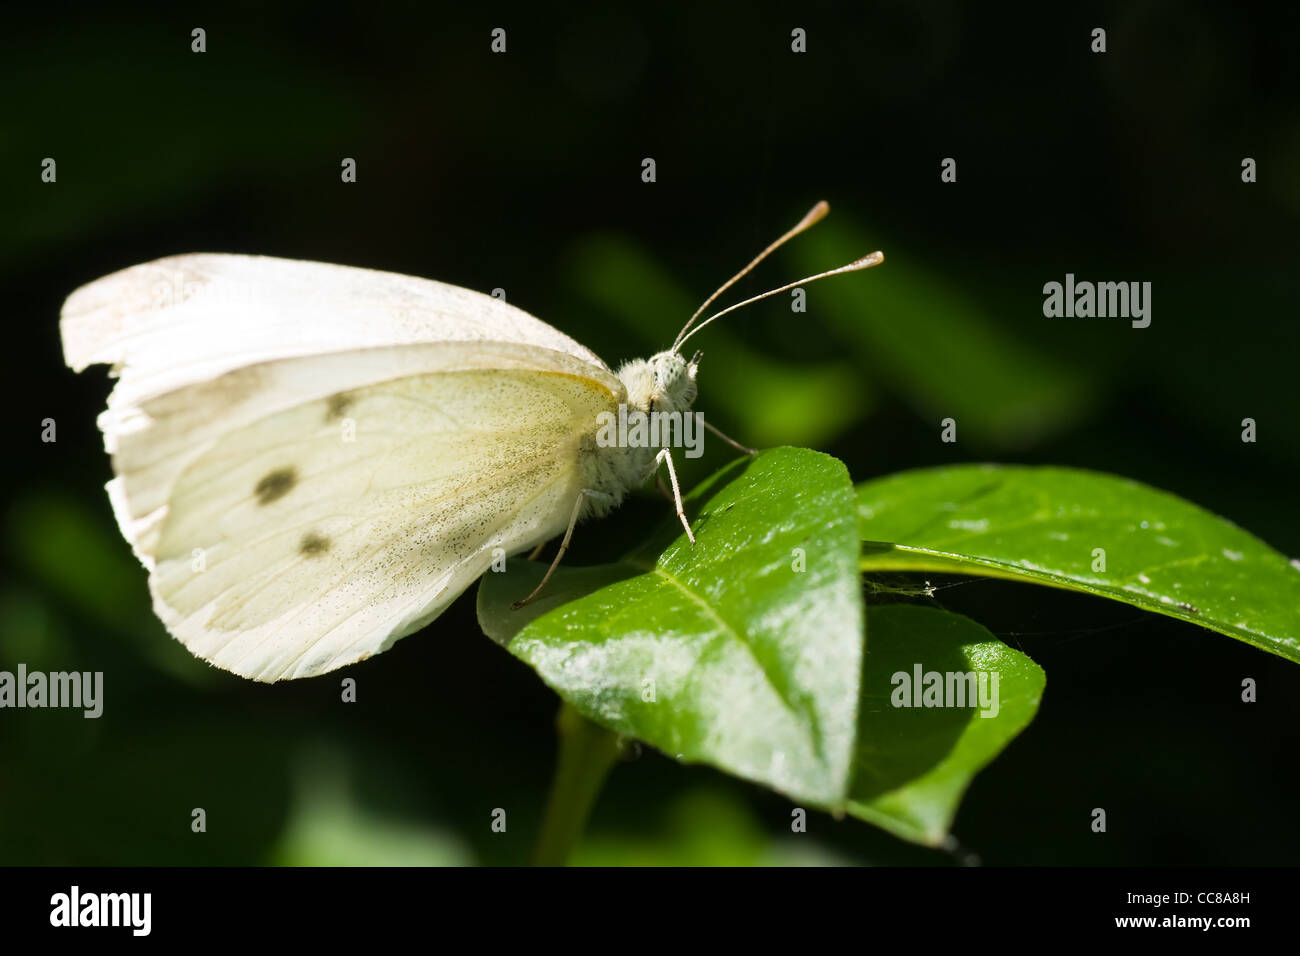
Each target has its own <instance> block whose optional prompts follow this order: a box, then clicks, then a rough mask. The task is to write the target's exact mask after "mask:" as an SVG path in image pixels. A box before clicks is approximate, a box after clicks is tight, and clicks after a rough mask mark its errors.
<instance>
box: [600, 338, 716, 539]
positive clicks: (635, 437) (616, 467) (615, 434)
mask: <svg viewBox="0 0 1300 956" xmlns="http://www.w3.org/2000/svg"><path fill="white" fill-rule="evenodd" d="M697 368H698V361H697V360H696V359H692V360H691V361H689V362H688V361H687V360H686V359H684V358H682V357H681V356H680V355H678V354H677V353H676V352H659V353H658V354H656V355H652V356H650V358H648V359H635V360H633V361H631V362H627V363H625V364H624V365H623V366H622V367H621V368H620V369H619V370H618V373H617V374H618V379H619V381H620V382H622V383H623V387H624V388H625V389H626V390H627V396H626V398H625V399H624V402H623V406H622V407H621V408H620V409H619V410H618V411H617V412H616V413H615V417H614V418H613V419H612V420H611V419H609V418H606V419H604V420H603V421H602V422H601V423H598V428H597V430H596V431H594V432H593V434H592V439H591V441H592V447H593V450H594V452H595V453H594V454H591V455H584V456H583V458H584V460H585V461H587V462H589V463H590V464H589V466H588V468H587V476H586V479H587V487H588V488H590V489H592V490H594V491H599V492H601V493H602V494H603V495H604V496H605V497H603V498H601V497H592V498H588V499H587V500H588V502H589V504H588V505H587V506H586V508H585V509H584V513H585V514H586V515H594V516H597V517H599V516H601V515H604V514H606V513H608V512H609V511H611V510H612V509H613V508H615V507H617V506H618V504H619V503H621V502H622V500H623V498H624V497H625V496H626V495H627V493H628V492H629V491H630V490H632V489H633V488H635V487H637V486H638V485H639V484H641V483H642V482H643V481H645V480H646V479H647V478H648V477H649V475H650V472H651V470H652V468H653V466H654V462H655V457H656V456H657V455H658V454H659V452H660V450H661V449H662V448H665V447H670V443H669V442H668V441H667V438H668V436H670V435H672V434H677V435H680V434H681V433H682V431H681V426H682V420H683V418H684V417H685V416H686V415H688V414H689V413H690V410H691V405H692V404H693V403H694V401H695V396H696V394H697V392H698V387H697V385H696V382H695V373H696V370H697ZM601 426H612V427H601ZM674 429H676V431H674Z"/></svg>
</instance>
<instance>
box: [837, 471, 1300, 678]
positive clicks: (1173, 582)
mask: <svg viewBox="0 0 1300 956" xmlns="http://www.w3.org/2000/svg"><path fill="white" fill-rule="evenodd" d="M858 516H859V520H860V522H861V528H862V536H863V539H864V540H865V542H866V543H865V544H864V546H863V554H862V569H863V570H864V571H878V570H892V571H949V572H957V573H966V574H981V575H987V576H991V577H1000V578H1009V579H1011V580H1016V581H1030V582H1034V583H1037V584H1047V585H1051V586H1054V587H1060V588H1067V589H1070V590H1074V591H1083V592H1085V593H1087V594H1096V595H1098V596H1100V597H1108V598H1112V599H1114V600H1117V601H1124V602H1126V603H1128V604H1133V605H1135V606H1137V607H1140V608H1145V609H1147V610H1150V611H1157V612H1159V613H1161V614H1167V615H1169V616H1170V617H1176V618H1179V619H1180V620H1184V621H1191V622H1192V623H1194V624H1200V625H1202V626H1204V627H1208V628H1210V629H1211V630H1215V631H1219V632H1220V633H1223V634H1227V635H1229V636H1230V637H1235V638H1237V639H1238V640H1242V641H1245V642H1246V643H1248V644H1253V645H1255V646H1256V647H1260V648H1263V649H1264V650H1266V651H1271V652H1272V653H1274V654H1278V655H1281V656H1282V657H1285V658H1288V659H1289V660H1293V661H1297V662H1300V566H1297V565H1296V564H1295V563H1294V562H1288V561H1287V559H1286V557H1284V556H1283V555H1281V554H1279V553H1278V552H1276V551H1274V550H1273V549H1272V548H1270V547H1269V546H1268V545H1266V544H1264V543H1263V542H1262V541H1260V540H1259V539H1258V538H1256V537H1254V536H1253V535H1251V534H1249V533H1247V532H1245V531H1243V530H1242V529H1240V528H1238V527H1237V526H1236V525H1234V524H1231V523H1230V522H1228V521H1225V520H1224V519H1222V518H1218V517H1216V516H1214V515H1212V514H1210V513H1209V512H1208V511H1205V510H1204V509H1202V508H1198V507H1197V506H1196V505H1193V504H1190V503H1189V502H1186V501H1184V500H1182V499H1181V498H1178V497H1176V496H1174V495H1171V494H1168V493H1167V492H1163V491H1157V490H1156V489H1154V488H1150V487H1148V486H1146V485H1142V484H1139V483H1138V482H1136V481H1129V480H1127V479H1124V478H1117V477H1115V476H1112V475H1103V474H1098V473H1096V472H1089V471H1078V470H1074V469H1069V468H1026V467H1012V466H996V465H966V466H960V467H956V468H934V469H923V470H919V471H909V472H903V473H901V474H897V475H892V476H890V477H887V478H881V479H878V480H876V481H871V482H867V483H866V484H864V485H861V486H859V488H858ZM1098 549H1101V550H1102V551H1104V560H1105V565H1104V570H1103V569H1101V568H1102V566H1101V564H1100V561H1099V559H1100V557H1101V555H1100V554H1099V552H1098Z"/></svg>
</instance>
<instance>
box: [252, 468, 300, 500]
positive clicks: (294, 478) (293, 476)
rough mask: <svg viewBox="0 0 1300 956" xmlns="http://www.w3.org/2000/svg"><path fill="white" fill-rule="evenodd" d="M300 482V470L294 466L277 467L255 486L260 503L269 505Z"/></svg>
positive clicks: (254, 490)
mask: <svg viewBox="0 0 1300 956" xmlns="http://www.w3.org/2000/svg"><path fill="white" fill-rule="evenodd" d="M297 483H298V470H297V469H296V468H293V467H289V468H277V469H276V470H275V471H271V472H267V473H266V474H265V475H263V476H262V480H261V481H259V482H258V483H257V485H256V486H255V487H254V488H253V494H255V495H257V503H258V504H259V505H269V504H270V503H271V502H272V501H275V500H276V499H277V498H283V497H284V496H285V495H287V494H288V493H289V492H290V491H291V490H292V489H293V486H294V485H296V484H297Z"/></svg>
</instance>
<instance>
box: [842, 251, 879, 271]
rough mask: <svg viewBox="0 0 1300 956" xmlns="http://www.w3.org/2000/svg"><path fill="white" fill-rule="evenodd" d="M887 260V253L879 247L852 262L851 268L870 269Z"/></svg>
mask: <svg viewBox="0 0 1300 956" xmlns="http://www.w3.org/2000/svg"><path fill="white" fill-rule="evenodd" d="M884 261H885V254H884V253H883V252H881V251H880V250H879V249H877V250H876V251H875V252H872V253H870V254H868V255H865V256H863V257H862V258H861V259H859V260H857V261H856V262H853V263H850V264H849V268H850V269H870V268H871V267H872V266H878V265H880V264H881V263H882V262H884Z"/></svg>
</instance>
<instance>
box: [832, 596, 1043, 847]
mask: <svg viewBox="0 0 1300 956" xmlns="http://www.w3.org/2000/svg"><path fill="white" fill-rule="evenodd" d="M867 621H868V622H869V625H870V632H871V641H870V643H869V644H868V647H867V658H866V664H865V674H864V676H863V679H862V702H861V704H860V706H859V713H858V749H857V760H856V763H855V767H854V778H853V786H852V788H851V790H850V799H849V813H851V814H853V816H855V817H859V818H860V819H863V820H866V821H867V822H868V823H874V824H875V825H877V826H879V827H882V828H884V829H886V830H888V831H890V832H891V833H893V834H895V835H896V836H899V837H902V838H903V839H905V840H911V841H913V842H915V843H925V844H928V845H930V846H938V845H940V844H942V843H943V842H944V840H945V838H946V837H947V835H948V828H949V827H950V826H951V825H952V819H953V816H954V815H955V814H956V812H957V805H958V804H959V803H960V802H961V797H962V794H963V793H965V792H966V788H967V787H968V786H969V785H970V782H971V779H972V778H973V777H974V776H975V774H977V773H978V772H979V771H980V770H981V769H982V768H983V767H984V766H985V765H986V764H988V763H989V761H991V760H992V759H993V758H994V757H996V756H997V755H998V754H999V753H1000V752H1001V751H1002V750H1003V748H1005V747H1006V746H1007V744H1009V743H1010V742H1011V740H1012V739H1013V738H1014V737H1015V736H1016V735H1017V734H1018V733H1020V731H1021V730H1023V729H1024V728H1025V727H1026V726H1027V725H1028V724H1029V722H1030V721H1031V720H1033V719H1034V715H1035V714H1036V713H1037V712H1038V702H1039V700H1040V699H1041V698H1042V696H1043V683H1044V680H1045V678H1044V676H1043V669H1042V668H1041V667H1039V666H1038V665H1037V664H1035V663H1034V662H1033V661H1032V660H1030V659H1029V658H1028V657H1026V656H1025V655H1024V654H1021V653H1020V652H1019V651H1014V650H1012V649H1011V648H1009V647H1007V646H1006V645H1005V644H1003V643H1002V642H1001V641H999V640H997V639H996V638H995V637H993V635H992V634H990V633H989V632H988V631H987V630H985V629H984V628H983V627H981V626H980V625H978V624H976V623H975V622H974V621H972V620H970V619H968V618H965V617H962V616H961V615H959V614H952V613H950V612H948V611H942V610H938V609H937V608H925V607H915V606H912V605H905V604H893V605H887V606H885V607H872V608H869V609H868V613H867ZM917 667H920V669H921V673H922V674H923V675H924V674H926V673H929V672H932V671H933V672H938V673H940V674H943V675H948V674H967V673H974V674H976V675H979V674H980V673H983V674H985V675H986V676H985V677H984V681H985V684H984V689H985V694H986V696H985V701H987V702H988V704H989V705H987V706H984V707H982V708H976V707H973V706H971V705H970V703H969V701H967V706H964V707H956V706H944V707H924V706H922V707H915V706H895V705H894V703H895V702H896V701H897V702H901V701H907V702H908V703H912V702H914V700H915V698H914V697H913V696H912V695H910V694H908V693H907V691H909V690H913V689H914V687H915V675H916V668H917ZM898 674H904V675H907V678H908V681H909V684H907V685H905V684H904V682H903V680H902V678H895V675H898ZM993 675H997V676H996V683H995V681H994V676H993ZM947 679H948V678H947V677H946V676H945V677H944V680H945V682H946V681H947ZM975 680H976V681H977V682H978V681H979V680H980V678H979V676H976V678H975ZM924 683H925V682H924V678H922V681H921V687H922V688H923V687H924ZM977 686H978V684H977ZM957 687H958V684H957V681H956V679H954V681H953V688H954V690H956V689H957ZM961 689H962V692H963V693H965V689H966V688H965V686H962V688H961ZM977 693H978V691H977ZM948 703H950V704H951V703H953V699H952V698H949V699H948ZM986 715H988V716H986Z"/></svg>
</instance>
